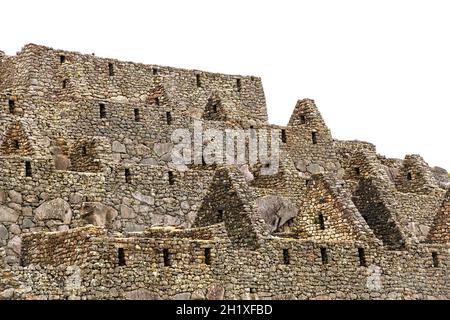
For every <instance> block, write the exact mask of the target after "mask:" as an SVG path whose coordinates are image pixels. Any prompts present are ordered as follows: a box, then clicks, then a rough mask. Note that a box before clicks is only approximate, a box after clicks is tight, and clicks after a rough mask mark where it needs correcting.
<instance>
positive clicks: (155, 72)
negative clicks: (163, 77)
mask: <svg viewBox="0 0 450 320" xmlns="http://www.w3.org/2000/svg"><path fill="white" fill-rule="evenodd" d="M152 73H153V75H154V76H156V75H157V74H158V68H156V67H153V68H152Z"/></svg>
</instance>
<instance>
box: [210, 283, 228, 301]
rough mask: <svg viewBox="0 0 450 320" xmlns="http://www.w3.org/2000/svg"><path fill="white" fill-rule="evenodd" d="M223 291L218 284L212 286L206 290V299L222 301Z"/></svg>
mask: <svg viewBox="0 0 450 320" xmlns="http://www.w3.org/2000/svg"><path fill="white" fill-rule="evenodd" d="M224 294H225V289H224V288H223V286H222V285H220V284H212V285H211V286H210V287H209V288H208V292H207V293H206V299H208V300H223V297H224Z"/></svg>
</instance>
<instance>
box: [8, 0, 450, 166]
mask: <svg viewBox="0 0 450 320" xmlns="http://www.w3.org/2000/svg"><path fill="white" fill-rule="evenodd" d="M449 9H450V3H449V1H444V0H443V1H438V0H426V1H415V0H408V1H401V0H389V1H386V0H377V1H362V0H359V1H350V0H340V1H323V0H314V1H282V0H278V1H262V0H259V1H244V0H227V1H221V2H219V1H213V0H209V1H187V0H185V1H173V0H172V1H168V0H159V1H137V0H127V1H93V0H91V1H82V0H79V1H69V0H58V1H23V0H14V1H10V0H8V1H2V2H1V4H0V10H1V11H0V12H1V15H0V50H3V51H5V52H6V53H7V54H9V55H13V54H15V52H16V51H19V50H20V49H21V48H22V46H23V45H25V44H26V43H30V42H32V43H36V44H42V45H48V46H51V47H54V48H57V49H66V50H74V51H81V52H83V53H93V52H95V54H96V55H97V56H103V57H112V58H118V59H122V60H127V61H135V62H143V63H149V64H160V65H169V66H174V67H183V68H192V69H202V70H207V71H215V72H222V73H231V74H244V75H257V76H261V77H262V78H263V84H264V89H265V92H266V96H267V103H268V111H269V119H270V122H272V123H276V124H286V123H287V122H288V120H289V117H290V114H291V112H292V110H293V108H294V105H295V103H296V100H297V99H299V98H305V97H309V98H313V99H315V100H316V103H317V105H318V107H319V109H320V111H321V112H322V115H323V117H324V118H325V121H326V122H327V124H328V126H329V127H330V129H331V131H332V133H333V136H334V137H335V138H338V139H359V140H366V141H370V142H372V143H375V144H376V145H377V149H378V152H379V153H382V154H385V155H387V156H389V157H396V158H403V157H404V155H405V154H409V153H419V154H421V155H422V156H423V157H424V158H425V160H426V161H427V162H428V163H429V164H430V165H438V166H441V167H445V168H447V169H450V152H449V148H448V144H449V142H448V141H449V122H450V112H449V105H450V94H449V92H450V91H449V85H450V81H449V80H450V41H449V40H450V39H449V38H450V37H449V33H450V10H449Z"/></svg>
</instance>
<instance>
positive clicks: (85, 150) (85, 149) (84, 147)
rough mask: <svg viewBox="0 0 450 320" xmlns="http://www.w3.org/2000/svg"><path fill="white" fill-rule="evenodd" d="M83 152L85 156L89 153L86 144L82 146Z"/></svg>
mask: <svg viewBox="0 0 450 320" xmlns="http://www.w3.org/2000/svg"><path fill="white" fill-rule="evenodd" d="M81 154H82V155H83V156H85V155H86V154H87V148H86V146H82V147H81Z"/></svg>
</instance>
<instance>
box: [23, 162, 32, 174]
mask: <svg viewBox="0 0 450 320" xmlns="http://www.w3.org/2000/svg"><path fill="white" fill-rule="evenodd" d="M31 176H33V172H32V169H31V162H30V161H25V177H31Z"/></svg>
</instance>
